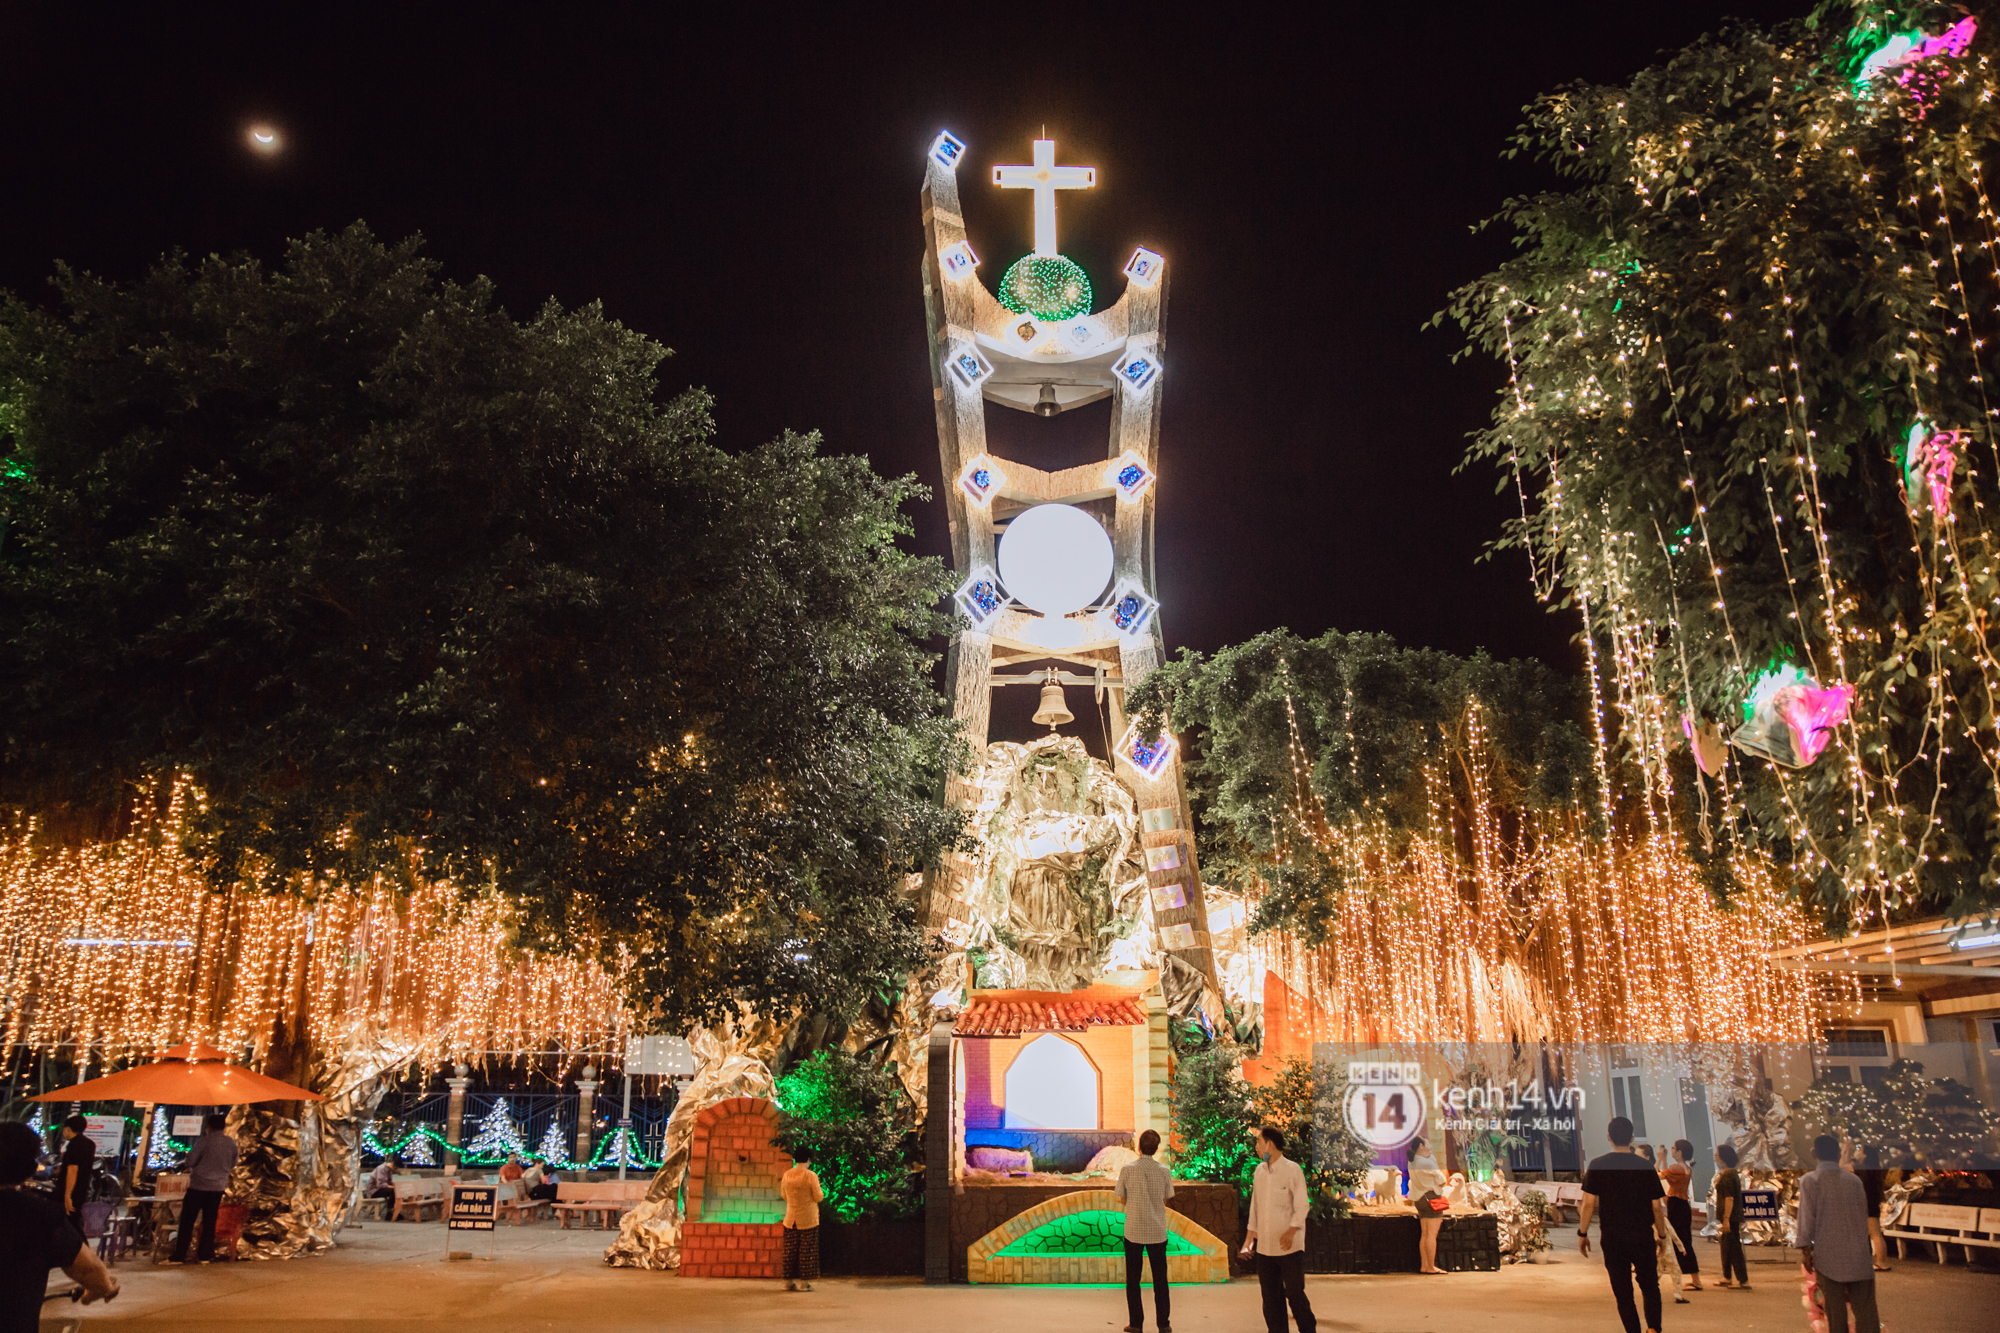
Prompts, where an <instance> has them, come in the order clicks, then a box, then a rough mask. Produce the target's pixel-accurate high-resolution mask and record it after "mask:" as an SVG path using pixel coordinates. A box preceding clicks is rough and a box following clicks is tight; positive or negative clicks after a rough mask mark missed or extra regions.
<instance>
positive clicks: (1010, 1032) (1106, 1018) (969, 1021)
mask: <svg viewBox="0 0 2000 1333" xmlns="http://www.w3.org/2000/svg"><path fill="white" fill-rule="evenodd" d="M1143 994H1144V992H1143V991H1141V990H1137V989H1134V988H1132V987H1128V986H1112V985H1106V984H1104V983H1101V982H1100V983H1099V984H1097V985H1095V986H1087V987H1085V988H1084V989H1082V990H1078V991H1041V990H976V991H973V992H972V993H971V995H969V996H967V997H966V1005H965V1009H964V1011H963V1012H961V1013H960V1014H959V1016H958V1027H957V1034H958V1035H959V1036H961V1037H1018V1036H1020V1035H1021V1034H1022V1033H1023V1032H1083V1031H1086V1030H1087V1029H1090V1028H1094V1027H1144V1026H1145V1023H1146V1002H1145V1000H1144V999H1142V998H1140V997H1141V996H1142V995H1143Z"/></svg>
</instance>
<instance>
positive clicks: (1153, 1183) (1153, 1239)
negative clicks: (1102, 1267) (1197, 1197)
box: [1113, 1129, 1174, 1333]
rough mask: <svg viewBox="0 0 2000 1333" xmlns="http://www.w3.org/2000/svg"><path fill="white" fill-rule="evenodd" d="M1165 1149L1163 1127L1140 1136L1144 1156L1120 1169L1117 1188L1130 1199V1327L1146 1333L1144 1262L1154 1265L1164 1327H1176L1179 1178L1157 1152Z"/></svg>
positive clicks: (1156, 1308) (1157, 1309) (1128, 1331)
mask: <svg viewBox="0 0 2000 1333" xmlns="http://www.w3.org/2000/svg"><path fill="white" fill-rule="evenodd" d="M1159 1150H1160V1132H1159V1131H1158V1130H1156V1129H1149V1130H1147V1131H1146V1132H1145V1133H1144V1134H1141V1135H1140V1136H1139V1160H1138V1161H1136V1162H1132V1163H1130V1164H1129V1165H1127V1166H1126V1167H1125V1169H1124V1170H1123V1171H1120V1172H1119V1173H1118V1186H1117V1188H1116V1189H1115V1190H1114V1191H1113V1193H1115V1194H1116V1195H1117V1196H1118V1198H1119V1201H1120V1202H1122V1203H1123V1204H1124V1205H1125V1313H1126V1316H1127V1318H1126V1321H1125V1333H1145V1328H1146V1304H1145V1301H1144V1299H1143V1298H1142V1297H1141V1296H1140V1294H1139V1264H1140V1261H1141V1260H1142V1259H1143V1260H1145V1261H1146V1262H1148V1263H1150V1264H1151V1265H1152V1266H1153V1313H1154V1315H1155V1316H1157V1317H1158V1319H1159V1321H1160V1333H1172V1330H1173V1324H1172V1323H1171V1322H1169V1321H1170V1319H1171V1317H1172V1315H1171V1306H1172V1302H1171V1300H1170V1299H1169V1297H1168V1295H1167V1200H1168V1199H1171V1198H1173V1197H1174V1178H1173V1175H1172V1173H1170V1172H1169V1171H1168V1170H1167V1168H1165V1167H1164V1166H1161V1165H1160V1163H1159V1162H1158V1160H1157V1159H1155V1158H1154V1156H1153V1154H1154V1153H1156V1152H1158V1151H1159Z"/></svg>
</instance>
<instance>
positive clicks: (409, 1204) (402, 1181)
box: [389, 1176, 445, 1222]
mask: <svg viewBox="0 0 2000 1333" xmlns="http://www.w3.org/2000/svg"><path fill="white" fill-rule="evenodd" d="M444 1184H445V1183H444V1180H443V1179H442V1178H441V1177H436V1176H431V1177H425V1176H397V1177H396V1179H395V1187H396V1207H395V1210H394V1211H393V1212H391V1213H390V1214H389V1220H390V1221H391V1222H400V1221H401V1220H402V1218H403V1213H404V1212H405V1211H408V1212H411V1213H414V1214H415V1215H416V1219H417V1221H419V1222H421V1221H423V1220H424V1209H426V1208H435V1209H437V1211H438V1218H439V1219H440V1220H442V1219H443V1217H444Z"/></svg>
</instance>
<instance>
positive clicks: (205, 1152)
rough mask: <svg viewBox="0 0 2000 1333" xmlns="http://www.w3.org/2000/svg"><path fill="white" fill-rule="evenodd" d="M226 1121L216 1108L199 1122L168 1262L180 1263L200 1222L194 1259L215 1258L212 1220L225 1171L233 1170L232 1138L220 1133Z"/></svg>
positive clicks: (224, 1184)
mask: <svg viewBox="0 0 2000 1333" xmlns="http://www.w3.org/2000/svg"><path fill="white" fill-rule="evenodd" d="M228 1123H229V1120H228V1117H226V1116H224V1115H223V1114H222V1113H221V1112H220V1111H216V1112H213V1113H211V1114H210V1115H209V1117H208V1118H207V1119H206V1120H204V1121H202V1122H201V1137H200V1138H198V1139H196V1140H195V1141H194V1151H193V1152H191V1153H189V1154H188V1160H187V1170H188V1187H187V1197H186V1198H185V1199H183V1200H182V1201H181V1226H180V1230H179V1231H177V1232H175V1233H174V1253H173V1257H172V1258H170V1259H168V1260H167V1262H168V1263H170V1264H184V1263H186V1262H187V1257H188V1241H189V1239H191V1238H192V1237H193V1235H194V1229H195V1223H196V1222H197V1221H199V1222H200V1223H201V1244H200V1245H199V1246H198V1247H197V1248H196V1250H195V1256H194V1257H195V1262H197V1263H204V1264H205V1263H207V1262H208V1261H209V1260H211V1259H213V1258H214V1257H215V1219H216V1217H217V1216H218V1215H219V1214H220V1213H221V1212H222V1192H223V1191H224V1190H226V1189H228V1188H229V1173H230V1172H231V1171H234V1170H235V1169H236V1140H235V1139H232V1138H230V1137H229V1136H228V1135H227V1134H225V1133H223V1132H222V1127H223V1126H224V1125H226V1124H228Z"/></svg>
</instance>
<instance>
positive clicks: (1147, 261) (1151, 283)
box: [1125, 245, 1167, 288]
mask: <svg viewBox="0 0 2000 1333" xmlns="http://www.w3.org/2000/svg"><path fill="white" fill-rule="evenodd" d="M1166 268H1167V261H1166V260H1165V259H1163V258H1161V257H1160V256H1159V255H1156V254H1154V253H1153V252H1152V251H1151V250H1148V249H1147V248H1146V247H1145V246H1143V245H1142V246H1140V247H1139V248H1138V249H1137V250H1134V251H1133V252H1132V259H1131V261H1130V262H1129V263H1127V264H1126V265H1125V276H1126V277H1128V278H1130V279H1131V280H1132V281H1133V282H1135V283H1137V284H1138V285H1139V286H1141V287H1146V288H1152V287H1156V286H1158V285H1159V281H1160V274H1162V273H1164V272H1165V271H1166Z"/></svg>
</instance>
